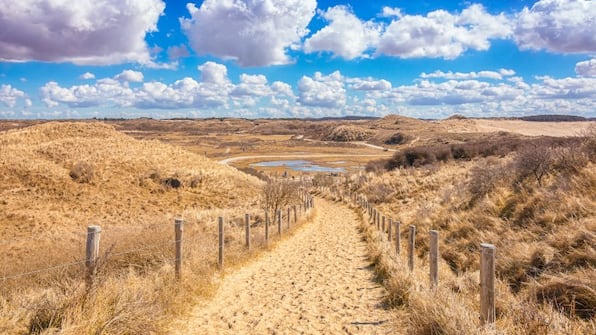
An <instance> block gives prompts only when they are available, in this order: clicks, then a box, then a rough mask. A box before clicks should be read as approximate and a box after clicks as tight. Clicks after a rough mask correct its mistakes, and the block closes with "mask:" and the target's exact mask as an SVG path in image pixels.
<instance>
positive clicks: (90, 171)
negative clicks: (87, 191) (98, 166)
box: [69, 162, 95, 184]
mask: <svg viewBox="0 0 596 335" xmlns="http://www.w3.org/2000/svg"><path fill="white" fill-rule="evenodd" d="M94 171H95V168H94V167H93V165H91V164H89V163H86V162H78V163H76V164H73V165H72V167H71V168H70V172H69V176H70V178H72V180H74V181H76V182H77V183H81V184H86V183H90V182H91V181H92V180H93V176H94V174H95V173H94Z"/></svg>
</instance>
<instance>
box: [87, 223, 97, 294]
mask: <svg viewBox="0 0 596 335" xmlns="http://www.w3.org/2000/svg"><path fill="white" fill-rule="evenodd" d="M100 235H101V227H99V226H88V227H87V245H86V250H85V266H86V267H87V288H88V289H90V288H91V286H92V285H93V278H94V277H95V272H96V270H97V258H98V257H99V238H100Z"/></svg>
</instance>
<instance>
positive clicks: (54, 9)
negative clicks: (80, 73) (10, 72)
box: [0, 0, 165, 65]
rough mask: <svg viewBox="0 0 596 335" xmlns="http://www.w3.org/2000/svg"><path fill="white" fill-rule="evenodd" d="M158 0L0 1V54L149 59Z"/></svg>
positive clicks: (9, 57)
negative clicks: (146, 39)
mask: <svg viewBox="0 0 596 335" xmlns="http://www.w3.org/2000/svg"><path fill="white" fill-rule="evenodd" d="M164 8H165V3H164V2H163V1H162V0H127V1H121V0H103V1H92V0H80V1H63V0H20V1H2V4H1V6H0V31H2V32H3V33H2V34H0V60H4V61H29V60H40V61H49V62H73V63H75V64H95V65H105V64H117V63H124V62H137V63H141V64H153V62H152V60H151V56H150V53H149V48H148V47H147V43H146V42H145V35H146V34H147V33H148V32H152V31H155V30H157V21H158V19H159V17H160V15H161V14H162V13H163V11H164Z"/></svg>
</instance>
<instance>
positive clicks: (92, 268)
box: [0, 193, 314, 285]
mask: <svg viewBox="0 0 596 335" xmlns="http://www.w3.org/2000/svg"><path fill="white" fill-rule="evenodd" d="M312 198H313V197H312V196H311V195H310V194H308V193H305V194H304V196H303V199H304V203H303V204H300V206H299V207H297V206H294V207H293V209H294V224H297V223H298V221H299V218H301V217H302V216H303V215H308V214H309V212H310V209H311V208H312V205H313V204H314V201H313V199H312ZM298 208H300V211H299V212H298ZM291 211H292V207H288V208H287V212H288V215H287V220H288V221H287V223H288V226H287V227H288V229H289V228H290V227H291V224H290V222H291V218H292V215H291ZM279 213H280V214H281V210H280V211H279ZM264 216H265V220H264V225H265V246H266V245H268V242H269V237H270V236H269V223H270V220H269V213H268V212H267V211H265V215H264ZM282 218H283V215H280V220H279V227H280V235H281V231H282V227H281V219H282ZM219 219H220V222H221V228H222V230H221V231H219V229H218V233H216V234H213V235H212V236H218V237H219V243H218V249H219V250H220V251H219V253H220V254H221V256H219V257H218V261H219V262H218V265H219V266H220V268H222V269H223V259H224V248H223V246H224V245H225V236H224V234H223V226H224V224H225V221H224V220H223V217H220V218H219ZM166 226H168V224H152V225H148V226H146V227H148V228H154V227H166ZM174 226H175V228H174V235H175V236H174V239H173V240H167V241H166V242H163V243H153V244H150V245H145V246H143V247H141V248H136V249H132V250H130V249H129V250H126V251H123V252H119V253H111V252H109V253H106V257H107V259H109V258H111V257H116V256H123V255H127V254H132V253H136V252H140V251H147V250H152V249H157V248H159V247H164V246H167V245H172V244H174V245H175V246H174V253H175V257H174V259H173V261H174V264H175V272H174V275H175V277H176V278H177V279H179V278H180V277H181V272H182V267H183V241H186V242H187V243H188V242H193V241H199V240H204V239H205V238H208V236H207V237H205V234H203V236H202V238H194V239H187V238H183V231H184V229H183V226H184V221H183V220H182V219H175V223H174ZM114 228H115V227H110V228H108V229H107V231H123V230H125V231H131V230H132V229H127V228H126V227H122V228H120V227H116V228H115V229H114ZM133 228H136V226H133ZM138 228H143V226H138ZM245 229H246V230H245V234H246V242H247V243H249V248H248V249H249V250H250V243H251V242H250V237H251V235H250V234H251V232H250V231H251V229H250V214H248V213H247V214H245ZM105 232H106V230H104V229H103V228H100V227H98V226H88V227H87V232H86V233H82V232H81V233H74V234H76V235H80V236H85V237H86V247H85V258H84V260H80V261H75V262H69V263H61V264H57V265H54V266H50V267H46V268H42V269H36V270H32V271H27V272H21V273H16V274H11V275H1V276H0V281H1V282H6V281H9V280H14V279H18V278H23V277H30V276H34V275H37V274H40V273H45V272H51V271H55V270H58V269H63V268H68V267H72V266H75V265H85V279H86V282H87V285H93V278H94V277H95V276H96V273H97V268H98V263H99V259H100V248H99V246H100V236H101V233H105ZM207 235H209V234H207ZM31 240H40V239H39V238H31V239H19V240H3V241H0V242H14V241H19V242H20V241H31ZM48 240H49V239H48ZM0 244H1V243H0Z"/></svg>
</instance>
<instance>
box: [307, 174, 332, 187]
mask: <svg viewBox="0 0 596 335" xmlns="http://www.w3.org/2000/svg"><path fill="white" fill-rule="evenodd" d="M331 185H333V177H332V176H330V175H326V174H321V173H318V174H316V175H315V176H314V177H313V179H312V186H314V187H318V186H323V187H329V186H331Z"/></svg>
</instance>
